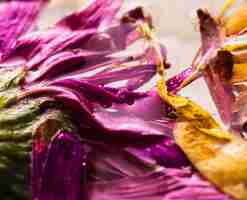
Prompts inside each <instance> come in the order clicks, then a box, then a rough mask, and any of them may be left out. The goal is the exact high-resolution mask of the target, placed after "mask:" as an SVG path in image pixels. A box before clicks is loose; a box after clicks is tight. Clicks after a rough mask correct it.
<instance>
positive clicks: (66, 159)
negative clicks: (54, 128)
mask: <svg viewBox="0 0 247 200" xmlns="http://www.w3.org/2000/svg"><path fill="white" fill-rule="evenodd" d="M85 156H86V154H85V149H84V147H83V145H82V144H81V143H80V141H79V140H78V138H76V136H74V135H71V134H69V133H66V132H60V133H58V134H57V136H56V137H55V138H53V141H52V142H51V143H50V144H49V148H48V153H47V157H46V161H45V162H44V163H42V164H43V165H44V168H43V173H42V178H41V183H40V184H41V188H40V192H39V193H38V195H37V196H36V197H34V198H33V199H38V200H71V199H73V200H80V199H81V198H82V196H83V194H82V193H81V181H82V179H83V178H85V176H86V174H84V173H83V172H85V171H84V170H85V167H86V163H85ZM83 176H84V177H83Z"/></svg>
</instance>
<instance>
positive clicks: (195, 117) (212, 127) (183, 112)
mask: <svg viewBox="0 0 247 200" xmlns="http://www.w3.org/2000/svg"><path fill="white" fill-rule="evenodd" d="M166 98H167V99H166V102H167V103H169V104H170V105H171V106H172V107H173V108H174V109H175V110H176V113H177V114H178V116H179V119H180V120H182V121H189V122H190V123H191V125H192V126H193V127H195V128H196V129H198V130H200V131H201V133H204V134H206V135H210V136H212V137H216V138H219V139H225V140H230V139H231V137H232V136H231V134H230V133H228V132H226V131H225V130H223V129H222V128H221V127H220V125H219V124H218V123H217V121H216V120H215V119H214V118H213V117H212V116H211V115H210V114H209V113H208V112H207V111H205V110H204V109H203V108H202V107H201V106H199V105H197V104H196V103H194V102H193V101H191V100H189V99H187V98H184V97H181V96H171V95H169V96H168V97H166Z"/></svg>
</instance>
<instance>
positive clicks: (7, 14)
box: [0, 0, 47, 61]
mask: <svg viewBox="0 0 247 200" xmlns="http://www.w3.org/2000/svg"><path fill="white" fill-rule="evenodd" d="M46 3H47V0H37V1H34V0H31V1H20V0H12V1H10V2H8V1H4V2H1V11H0V61H3V60H5V59H7V58H8V57H9V56H10V54H12V51H13V49H14V48H15V46H16V40H17V39H18V38H19V37H20V36H21V35H22V34H24V33H26V32H27V31H29V30H30V29H31V28H32V27H33V23H34V22H35V20H36V19H37V17H38V14H39V12H40V11H41V10H42V8H43V7H44V6H45V5H46Z"/></svg>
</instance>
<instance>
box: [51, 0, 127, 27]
mask: <svg viewBox="0 0 247 200" xmlns="http://www.w3.org/2000/svg"><path fill="white" fill-rule="evenodd" d="M121 5H122V0H93V1H91V2H90V4H89V6H88V7H87V8H85V9H83V10H82V11H79V12H75V13H73V14H71V15H68V16H67V17H65V18H64V19H62V20H60V21H59V22H58V23H57V24H56V26H58V27H62V28H65V29H69V30H71V31H74V30H82V29H90V28H98V27H100V26H102V27H104V26H107V25H109V24H110V23H111V22H112V20H113V18H114V17H115V15H116V13H117V12H118V11H119V9H120V7H121Z"/></svg>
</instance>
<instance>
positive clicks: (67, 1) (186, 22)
mask: <svg viewBox="0 0 247 200" xmlns="http://www.w3.org/2000/svg"><path fill="white" fill-rule="evenodd" d="M224 1H225V0H202V1H199V0H125V3H124V6H123V10H125V9H127V8H131V7H134V6H136V5H142V6H143V7H145V8H146V9H147V10H148V11H149V12H151V14H152V16H153V19H154V22H155V25H156V28H157V33H158V36H159V38H160V40H161V41H162V42H163V43H164V44H165V46H166V47H167V49H168V59H169V62H170V63H171V64H172V66H173V67H172V69H171V70H169V74H168V75H169V76H172V75H173V74H176V73H178V72H179V71H181V70H182V69H183V68H184V67H186V66H188V65H189V64H190V63H191V61H192V59H193V56H194V55H195V53H196V51H197V49H198V48H199V46H200V37H199V33H198V31H197V18H196V10H197V9H198V8H206V9H208V10H209V11H210V12H211V13H213V14H217V12H218V11H219V10H220V9H221V7H222V5H223V2H224ZM87 2H88V0H52V1H51V4H50V5H49V7H48V8H47V9H46V10H45V12H44V13H43V14H42V16H41V20H40V22H39V26H40V28H42V29H43V28H47V27H49V26H51V25H52V24H53V23H55V22H56V21H57V20H58V19H60V18H61V17H63V16H64V15H66V14H68V13H70V12H72V11H75V10H78V9H80V8H82V7H83V6H85V4H86V3H87ZM182 94H183V95H185V96H188V97H191V98H192V99H193V100H195V101H196V102H198V103H199V104H201V105H202V106H205V107H206V108H208V109H209V110H210V111H211V112H212V113H213V114H214V115H216V109H215V107H214V104H213V102H212V100H211V97H210V95H209V94H208V90H207V87H206V85H205V83H204V81H203V80H197V81H195V82H194V83H192V84H191V85H190V86H189V87H187V88H185V89H184V90H183V91H182ZM216 117H217V116H216Z"/></svg>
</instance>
